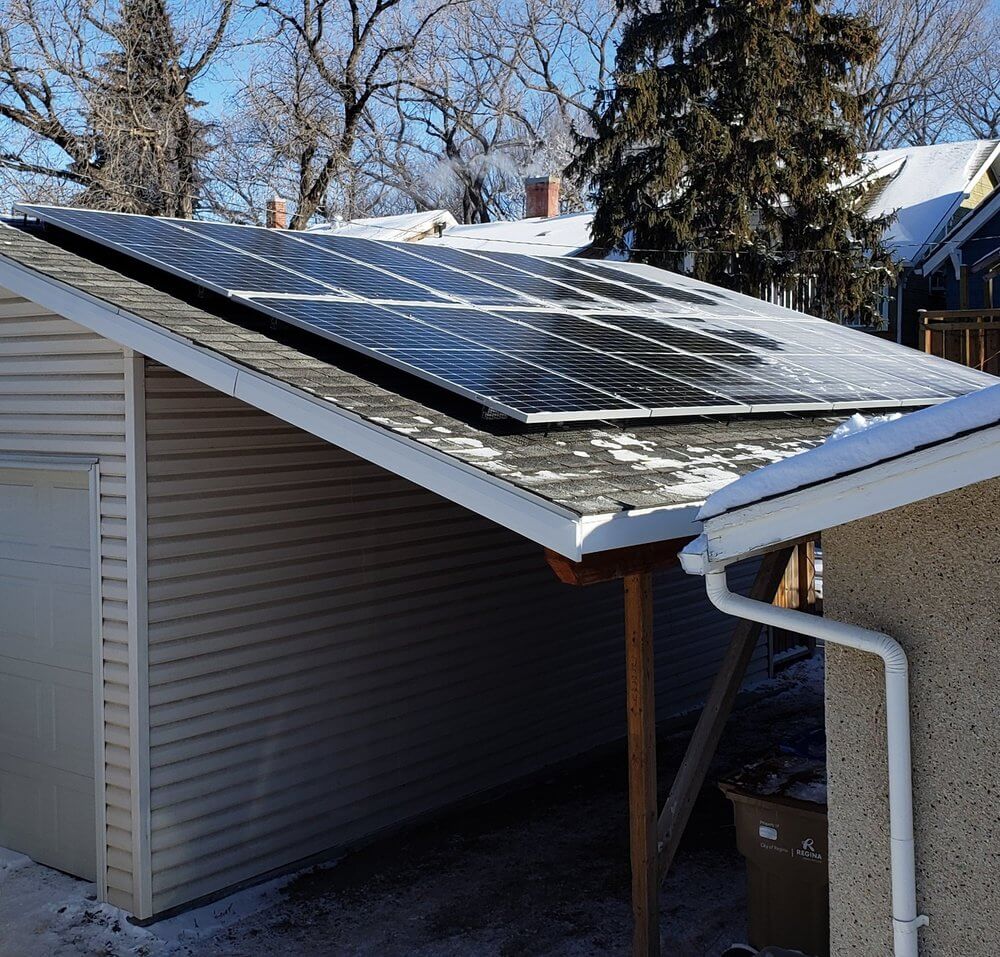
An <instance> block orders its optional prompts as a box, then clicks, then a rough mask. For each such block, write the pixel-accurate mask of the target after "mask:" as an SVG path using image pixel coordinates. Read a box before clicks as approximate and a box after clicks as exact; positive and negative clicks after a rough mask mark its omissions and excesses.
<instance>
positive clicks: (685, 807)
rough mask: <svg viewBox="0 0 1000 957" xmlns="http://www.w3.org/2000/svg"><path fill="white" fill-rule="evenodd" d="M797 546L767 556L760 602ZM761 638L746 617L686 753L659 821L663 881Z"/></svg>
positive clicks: (756, 594) (754, 591) (758, 582)
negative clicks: (758, 640)
mask: <svg viewBox="0 0 1000 957" xmlns="http://www.w3.org/2000/svg"><path fill="white" fill-rule="evenodd" d="M792 551H793V549H792V548H783V549H781V550H780V551H776V552H769V553H768V554H767V555H765V556H764V557H763V559H761V563H760V568H759V569H758V571H757V577H756V579H754V583H753V587H752V588H751V590H750V597H751V598H755V599H757V600H758V601H771V600H773V598H774V595H775V592H776V591H777V589H778V586H779V585H780V584H781V579H782V576H783V575H784V573H785V569H786V568H787V567H788V562H789V559H790V558H791V555H792ZM759 637H760V624H759V623H756V622H750V621H745V620H741V621H739V622H738V623H737V625H736V628H735V629H734V631H733V637H732V639H731V641H730V642H729V648H728V650H727V651H726V656H725V658H723V660H722V665H721V666H720V668H719V672H718V674H717V675H716V676H715V681H714V682H713V683H712V688H711V690H710V691H709V693H708V698H707V699H706V701H705V706H704V708H703V709H702V712H701V716H700V717H699V718H698V724H697V726H696V727H695V729H694V734H693V735H692V736H691V740H690V742H689V743H688V746H687V750H686V751H685V752H684V760H683V761H682V762H681V766H680V768H679V769H678V771H677V775H676V777H675V778H674V781H673V784H671V786H670V794H669V796H668V797H667V801H666V804H664V806H663V811H662V812H661V813H660V819H659V822H658V824H657V837H658V840H659V855H658V861H657V870H658V876H659V882H658V883H662V882H663V879H664V878H665V877H666V876H667V872H668V871H669V870H670V865H671V864H672V863H673V861H674V857H675V855H676V854H677V848H678V846H679V845H680V842H681V838H682V837H683V835H684V828H685V827H686V826H687V822H688V819H689V818H690V817H691V809H692V808H693V807H694V803H695V801H696V800H697V798H698V794H699V792H700V791H701V788H702V785H703V784H704V783H705V776H706V775H707V774H708V768H709V766H710V765H711V763H712V758H713V757H714V756H715V749H716V748H717V747H718V745H719V739H720V738H721V737H722V732H723V729H724V728H725V726H726V721H727V720H728V719H729V715H730V713H731V712H732V710H733V704H734V702H735V701H736V696H737V694H738V693H739V690H740V686H741V685H742V684H743V677H744V675H746V671H747V667H748V665H749V664H750V660H751V659H752V658H753V653H754V649H755V648H756V647H757V639H758V638H759Z"/></svg>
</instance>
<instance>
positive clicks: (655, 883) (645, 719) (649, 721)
mask: <svg viewBox="0 0 1000 957" xmlns="http://www.w3.org/2000/svg"><path fill="white" fill-rule="evenodd" d="M625 683H626V702H627V706H628V793H629V847H630V850H631V861H632V915H633V917H634V919H635V927H634V930H633V935H632V955H633V957H659V955H660V908H659V886H660V882H659V879H658V875H657V856H658V855H657V839H656V811H657V804H656V700H655V693H654V684H653V582H652V575H651V574H650V573H649V572H639V573H636V574H632V575H627V576H625Z"/></svg>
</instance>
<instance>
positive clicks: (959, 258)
mask: <svg viewBox="0 0 1000 957" xmlns="http://www.w3.org/2000/svg"><path fill="white" fill-rule="evenodd" d="M921 272H922V274H923V275H924V276H925V277H926V281H927V282H928V283H929V287H930V289H931V290H933V291H935V292H936V294H937V297H936V298H937V301H936V302H935V308H938V309H963V310H964V309H996V308H1000V282H996V281H995V279H996V276H997V274H998V272H1000V186H996V185H995V186H994V189H993V191H992V192H991V193H990V194H989V195H988V196H987V197H986V198H985V199H984V200H983V201H982V202H981V203H980V204H979V206H978V207H977V208H976V209H975V210H974V211H973V212H971V213H969V215H967V216H966V217H964V218H963V219H962V220H961V221H960V222H959V223H958V225H956V226H955V227H954V228H953V229H951V230H950V231H949V232H948V233H947V234H946V235H945V236H944V238H943V239H942V240H941V242H940V243H938V245H937V246H936V247H935V248H934V251H933V252H932V253H931V255H929V256H928V257H927V259H926V260H925V261H924V263H923V265H922V268H921Z"/></svg>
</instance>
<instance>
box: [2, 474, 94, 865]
mask: <svg viewBox="0 0 1000 957" xmlns="http://www.w3.org/2000/svg"><path fill="white" fill-rule="evenodd" d="M91 609H92V598H91V572H90V496H89V493H88V490H87V474H86V473H85V472H81V471H33V470H28V469H0V845H2V846H4V847H9V848H12V849H14V850H17V851H21V852H22V853H24V854H27V855H29V856H30V857H32V858H34V859H35V860H36V861H40V862H41V863H43V864H49V865H51V866H52V867H58V868H59V869H60V870H64V871H68V872H69V873H71V874H76V875H78V876H80V877H86V878H88V879H89V880H93V879H94V874H95V866H96V853H95V841H96V839H95V818H94V713H93V687H92V684H93V683H92V668H93V665H92V661H91V654H92V633H93V623H92V618H91Z"/></svg>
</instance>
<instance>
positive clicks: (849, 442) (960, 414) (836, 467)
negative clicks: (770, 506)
mask: <svg viewBox="0 0 1000 957" xmlns="http://www.w3.org/2000/svg"><path fill="white" fill-rule="evenodd" d="M850 421H852V422H853V423H854V425H853V427H852V428H851V429H849V430H847V431H846V434H844V433H841V434H840V435H838V436H837V437H836V438H835V440H833V441H827V442H825V443H824V444H823V445H820V446H817V447H816V448H814V449H808V450H807V451H805V452H800V453H799V454H798V455H793V456H791V457H790V458H787V459H782V460H781V461H779V462H773V463H771V464H770V465H767V466H765V467H764V468H762V469H757V471H755V472H750V473H749V474H747V475H744V476H743V477H742V478H740V479H737V481H735V482H732V483H731V484H729V485H727V486H725V487H724V488H722V489H720V490H719V491H718V492H715V493H714V494H713V495H711V496H710V497H709V498H708V501H706V502H705V504H704V505H703V506H702V507H701V511H699V512H698V518H699V519H701V520H704V519H708V518H712V517H713V516H716V515H721V514H722V513H723V512H729V511H732V510H733V509H736V508H742V507H743V506H745V505H749V504H751V503H753V502H759V501H761V500H762V499H765V498H771V497H772V496H775V495H783V494H785V493H786V492H791V491H794V490H795V489H797V488H802V487H804V486H806V485H813V484H815V483H816V482H824V481H827V480H828V479H832V478H835V477H836V476H838V475H845V474H846V473H848V472H853V471H855V470H857V469H862V468H868V467H869V466H872V465H876V464H877V463H879V462H884V461H886V460H887V459H891V458H895V457H896V456H898V455H905V454H906V453H908V452H912V451H914V450H915V449H918V448H922V447H924V446H927V445H933V444H935V443H937V442H944V441H947V440H948V439H950V438H953V437H955V436H957V435H960V434H963V433H965V432H970V431H972V430H974V429H982V428H987V427H989V426H991V425H996V424H998V423H1000V385H994V386H989V387H988V388H985V389H980V390H979V391H977V392H970V393H969V394H968V395H963V396H959V397H958V398H957V399H949V400H948V401H947V402H942V403H941V404H940V405H933V406H930V407H929V408H926V409H921V410H920V411H919V412H910V413H908V414H906V415H904V416H902V418H892V417H886V418H885V419H883V420H881V421H875V422H873V423H870V424H869V423H868V422H866V421H865V420H864V418H863V417H862V416H855V417H854V419H852V420H850Z"/></svg>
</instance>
